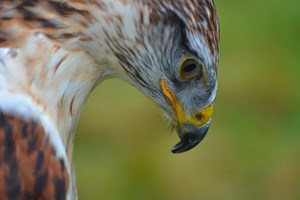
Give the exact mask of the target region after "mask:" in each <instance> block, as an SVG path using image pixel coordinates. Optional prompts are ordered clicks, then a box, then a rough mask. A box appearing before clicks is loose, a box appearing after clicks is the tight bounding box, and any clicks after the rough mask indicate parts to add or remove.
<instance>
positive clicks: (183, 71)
mask: <svg viewBox="0 0 300 200" xmlns="http://www.w3.org/2000/svg"><path fill="white" fill-rule="evenodd" d="M202 68H203V65H202V64H200V63H198V62H197V61H195V60H193V59H186V60H185V61H184V62H183V63H182V65H181V67H180V78H181V79H183V80H189V79H194V78H197V77H201V76H202V75H203V71H202V70H203V69H202Z"/></svg>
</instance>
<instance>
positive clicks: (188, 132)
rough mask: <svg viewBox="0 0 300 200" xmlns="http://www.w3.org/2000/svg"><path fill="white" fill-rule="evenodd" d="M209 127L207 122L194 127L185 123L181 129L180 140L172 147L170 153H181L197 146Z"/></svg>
mask: <svg viewBox="0 0 300 200" xmlns="http://www.w3.org/2000/svg"><path fill="white" fill-rule="evenodd" d="M208 129H209V124H207V125H204V126H201V127H195V126H192V125H187V127H185V128H183V129H182V130H181V133H180V134H179V135H180V142H179V143H177V144H176V145H175V146H174V147H173V148H172V153H183V152H185V151H188V150H190V149H192V148H194V147H195V146H197V145H198V144H199V143H200V142H201V141H202V140H203V138H204V137H205V135H206V133H207V131H208Z"/></svg>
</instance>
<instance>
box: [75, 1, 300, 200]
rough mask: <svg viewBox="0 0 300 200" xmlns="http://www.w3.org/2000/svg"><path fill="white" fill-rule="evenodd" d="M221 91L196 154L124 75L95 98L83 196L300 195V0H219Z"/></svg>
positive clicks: (87, 128) (85, 131)
mask: <svg viewBox="0 0 300 200" xmlns="http://www.w3.org/2000/svg"><path fill="white" fill-rule="evenodd" d="M216 4H217V7H218V14H219V18H220V23H221V58H220V65H219V71H218V76H219V92H218V97H217V101H216V104H215V113H214V117H213V121H212V126H211V129H210V131H209V133H208V135H207V137H206V138H205V140H204V141H203V142H202V143H201V144H200V145H199V146H198V147H197V148H196V149H194V150H192V151H190V152H187V153H184V154H180V155H174V154H171V152H170V149H171V147H172V145H174V144H175V143H176V142H177V141H178V137H177V135H176V133H175V132H171V131H170V129H169V127H168V124H167V123H166V122H165V121H164V120H163V118H162V117H161V112H160V110H159V109H158V108H157V107H156V105H154V104H153V103H152V102H150V100H148V99H147V98H146V97H145V96H143V95H142V94H141V93H140V92H139V91H137V90H136V89H134V88H132V87H131V86H129V85H127V84H126V83H124V82H122V81H120V80H116V79H114V80H108V81H105V82H104V83H103V84H101V86H99V87H98V88H97V89H96V90H95V91H94V92H93V94H92V95H91V97H90V98H89V101H88V103H87V105H86V106H85V109H84V112H83V114H82V117H81V120H80V122H79V126H78V132H77V137H76V145H75V166H76V172H77V181H78V192H79V199H81V200H93V199H96V200H98V199H105V200H111V199H112V200H115V199H116V200H118V199H125V200H127V199H130V200H153V199H156V200H169V199H174V200H253V199H259V200H260V199H261V200H269V199H270V200H277V199H278V200H283V199H284V200H299V199H300V130H299V129H300V89H299V87H300V76H299V75H300V66H299V65H300V2H299V0H290V1H281V0H248V1H246V0H227V1H222V0H217V1H216Z"/></svg>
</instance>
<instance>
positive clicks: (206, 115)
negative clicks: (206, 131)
mask: <svg viewBox="0 0 300 200" xmlns="http://www.w3.org/2000/svg"><path fill="white" fill-rule="evenodd" d="M160 85H161V88H162V91H163V93H164V95H165V96H166V97H167V98H168V99H169V101H170V103H171V105H172V107H173V109H174V110H175V113H176V116H177V120H178V121H177V122H176V124H175V125H176V126H178V125H180V124H183V123H187V124H193V125H195V126H202V125H204V124H206V123H207V122H208V121H209V120H210V118H211V116H212V113H213V104H210V105H209V106H208V107H206V108H204V109H203V110H202V111H200V112H199V113H198V114H196V115H195V116H194V117H192V118H191V119H189V118H187V116H186V114H185V112H184V110H183V108H182V106H181V105H180V103H179V101H178V100H177V99H176V97H175V95H174V94H173V93H172V91H171V90H170V89H169V88H168V87H167V84H166V82H165V81H164V80H160Z"/></svg>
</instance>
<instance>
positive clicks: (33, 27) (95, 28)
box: [0, 0, 219, 199]
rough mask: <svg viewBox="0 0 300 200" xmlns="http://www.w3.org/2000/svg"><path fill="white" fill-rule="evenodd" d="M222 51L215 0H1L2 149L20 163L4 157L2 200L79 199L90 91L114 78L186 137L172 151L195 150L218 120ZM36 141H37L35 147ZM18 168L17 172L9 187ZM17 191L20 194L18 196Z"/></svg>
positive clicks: (0, 174) (0, 171)
mask: <svg viewBox="0 0 300 200" xmlns="http://www.w3.org/2000/svg"><path fill="white" fill-rule="evenodd" d="M218 55H219V26H218V19H217V16H216V10H215V6H214V2H213V0H189V1H183V0H175V1H172V2H171V1H162V0H3V1H1V2H0V113H1V114H0V116H1V117H0V154H1V155H4V154H5V153H4V152H6V151H7V150H5V149H9V150H10V154H9V155H10V156H8V158H10V160H11V161H10V160H5V159H1V156H0V199H26V198H27V199H28V198H29V199H32V198H34V199H76V198H77V195H76V187H75V181H74V180H75V179H73V177H74V176H73V174H74V170H73V169H72V166H71V164H72V151H73V140H74V132H75V128H76V124H77V121H78V119H79V115H80V112H81V108H82V105H83V104H84V102H85V101H86V99H87V97H88V95H89V93H90V92H91V91H92V89H93V88H94V87H95V86H96V85H97V84H99V83H100V82H101V81H102V80H104V79H106V78H109V77H119V78H122V79H124V80H125V81H127V82H129V83H130V84H132V85H133V86H135V87H137V88H138V89H140V90H141V91H142V92H144V93H145V94H146V95H147V96H149V97H150V98H151V99H152V100H154V101H155V102H156V103H157V104H158V105H159V106H160V107H161V108H162V109H163V110H164V111H165V114H166V116H167V118H168V119H169V120H170V123H171V124H172V125H173V126H175V128H176V129H177V132H178V134H179V137H180V139H181V142H180V143H179V144H178V145H177V146H175V148H174V149H173V152H183V151H186V150H188V149H191V148H193V147H194V146H196V145H197V144H198V143H199V142H200V141H201V140H202V139H203V137H204V136H205V134H206V132H207V129H208V127H209V123H210V120H211V114H212V108H213V101H214V99H215V95H216V90H217V79H216V76H217V64H218ZM184 67H185V68H184ZM32 124H35V127H37V128H35V129H26V130H27V131H25V133H27V132H28V134H29V135H30V136H28V137H27V136H26V137H22V133H23V128H24V126H26V127H29V126H32ZM7 127H12V128H13V130H14V131H13V132H12V133H10V132H7ZM37 130H38V131H37ZM10 137H11V138H10ZM32 138H33V139H34V138H36V140H38V141H39V142H38V145H33V146H32V145H31V146H30V144H29V143H30V141H31V140H32ZM28 148H32V150H30V153H26V149H28ZM20 149H24V151H25V153H20ZM27 151H28V150H27ZM18 152H19V153H18ZM41 154H43V155H44V159H41V158H40V156H41ZM41 160H43V161H41ZM9 162H11V163H17V164H18V167H17V168H14V167H12V165H10V164H8V163H9ZM24 163H31V165H28V166H25V164H24ZM7 166H8V167H7ZM37 166H38V167H37ZM40 166H42V167H40ZM25 169H29V170H25ZM64 169H65V171H63V170H64ZM12 170H15V172H16V174H17V176H16V177H14V179H11V180H12V181H11V182H10V183H8V182H6V181H5V180H7V179H8V177H10V175H9V174H10V171H12ZM41 171H42V172H41ZM50 172H51V175H47V177H46V178H45V177H43V176H46V175H45V174H47V173H49V174H50ZM56 174H57V175H56ZM53 177H54V178H53ZM57 177H59V178H57ZM42 178H44V179H47V181H44V182H45V183H44V186H43V187H41V188H38V189H39V190H38V191H37V190H35V189H34V188H35V183H36V182H39V180H40V179H42ZM57 179H59V180H60V182H59V183H60V187H58V186H57V185H56V184H58V183H56V182H55V180H57ZM9 180H10V179H9ZM29 182H30V184H29ZM62 183H63V184H62ZM8 185H13V186H11V187H10V186H9V187H8ZM7 188H9V189H7ZM55 188H65V189H62V190H56V189H55ZM13 189H15V191H16V192H15V193H14V195H19V196H17V197H18V198H17V197H16V198H14V197H10V196H9V195H10V194H11V191H12V190H13ZM62 193H63V198H61V197H60V195H62ZM26 195H27V196H26ZM30 195H31V196H30Z"/></svg>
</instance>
